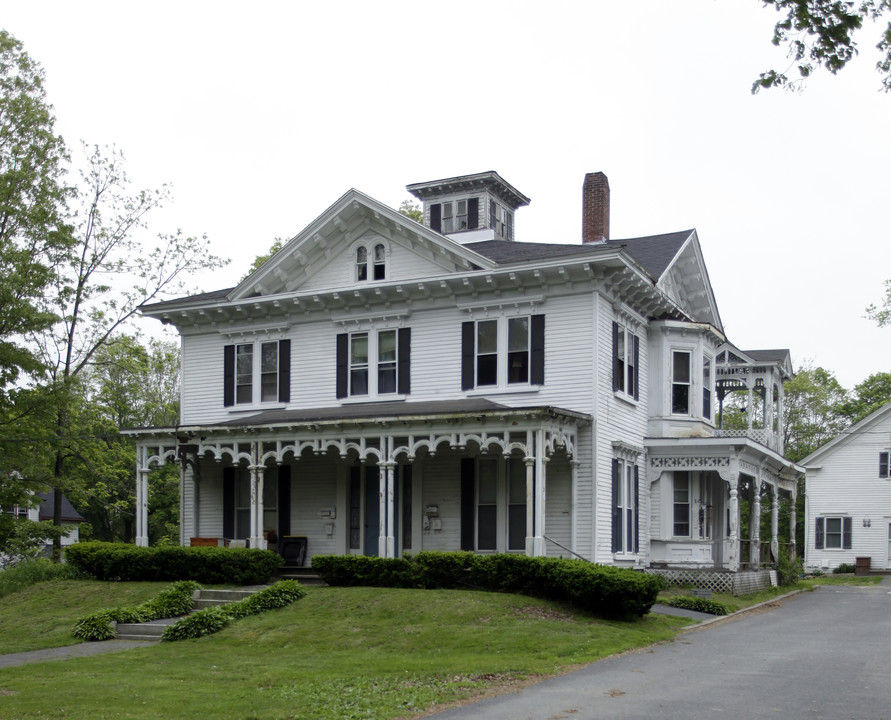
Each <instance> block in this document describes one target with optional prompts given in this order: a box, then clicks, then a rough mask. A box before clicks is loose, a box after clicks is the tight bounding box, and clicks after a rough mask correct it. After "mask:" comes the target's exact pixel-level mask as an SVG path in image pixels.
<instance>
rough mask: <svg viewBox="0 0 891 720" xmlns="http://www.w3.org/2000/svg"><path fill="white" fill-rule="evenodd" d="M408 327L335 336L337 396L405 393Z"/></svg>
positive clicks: (408, 379)
mask: <svg viewBox="0 0 891 720" xmlns="http://www.w3.org/2000/svg"><path fill="white" fill-rule="evenodd" d="M409 392H411V328H399V329H398V330H397V329H389V330H378V331H369V332H357V333H341V334H340V335H338V336H337V397H339V398H344V397H372V398H373V397H377V396H387V395H395V394H399V395H408V394H409Z"/></svg>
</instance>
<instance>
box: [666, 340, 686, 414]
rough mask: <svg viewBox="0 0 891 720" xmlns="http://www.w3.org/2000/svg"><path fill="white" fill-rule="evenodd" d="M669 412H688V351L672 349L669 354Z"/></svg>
mask: <svg viewBox="0 0 891 720" xmlns="http://www.w3.org/2000/svg"><path fill="white" fill-rule="evenodd" d="M671 412H672V413H674V414H675V415H689V414H690V353H688V352H683V351H677V350H676V351H674V352H673V353H672V354H671Z"/></svg>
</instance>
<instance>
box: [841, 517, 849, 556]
mask: <svg viewBox="0 0 891 720" xmlns="http://www.w3.org/2000/svg"><path fill="white" fill-rule="evenodd" d="M850 549H851V518H849V517H846V518H842V550H850Z"/></svg>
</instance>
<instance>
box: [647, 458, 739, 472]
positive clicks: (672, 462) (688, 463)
mask: <svg viewBox="0 0 891 720" xmlns="http://www.w3.org/2000/svg"><path fill="white" fill-rule="evenodd" d="M650 466H651V467H654V468H659V469H663V470H669V469H672V468H683V469H688V468H719V467H730V458H729V457H710V456H705V457H654V458H650Z"/></svg>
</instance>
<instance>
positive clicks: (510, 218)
mask: <svg viewBox="0 0 891 720" xmlns="http://www.w3.org/2000/svg"><path fill="white" fill-rule="evenodd" d="M504 213H505V215H507V223H506V225H507V239H508V240H513V239H514V214H513V213H512V212H511V211H510V210H505V211H504Z"/></svg>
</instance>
